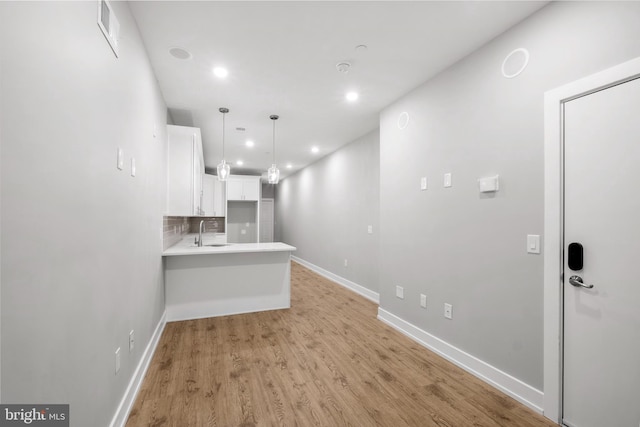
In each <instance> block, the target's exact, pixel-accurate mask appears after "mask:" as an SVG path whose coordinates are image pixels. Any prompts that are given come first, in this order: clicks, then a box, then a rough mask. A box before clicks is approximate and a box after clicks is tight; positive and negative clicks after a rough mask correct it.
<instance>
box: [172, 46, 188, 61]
mask: <svg viewBox="0 0 640 427" xmlns="http://www.w3.org/2000/svg"><path fill="white" fill-rule="evenodd" d="M169 53H170V54H171V56H173V57H174V58H176V59H191V52H189V51H188V50H186V49H183V48H181V47H172V48H171V49H169Z"/></svg>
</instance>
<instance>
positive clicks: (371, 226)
mask: <svg viewBox="0 0 640 427" xmlns="http://www.w3.org/2000/svg"><path fill="white" fill-rule="evenodd" d="M367 233H369V234H373V225H368V226H367Z"/></svg>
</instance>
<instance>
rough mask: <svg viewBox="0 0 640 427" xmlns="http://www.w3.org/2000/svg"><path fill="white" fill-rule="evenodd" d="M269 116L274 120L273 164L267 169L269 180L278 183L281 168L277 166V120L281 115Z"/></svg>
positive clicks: (271, 182)
mask: <svg viewBox="0 0 640 427" xmlns="http://www.w3.org/2000/svg"><path fill="white" fill-rule="evenodd" d="M269 118H270V119H271V120H272V121H273V164H272V165H271V167H270V168H269V170H267V182H269V184H277V183H278V181H280V170H279V169H278V168H277V167H276V120H278V119H279V118H280V117H279V116H276V115H275V114H273V115H271V116H269Z"/></svg>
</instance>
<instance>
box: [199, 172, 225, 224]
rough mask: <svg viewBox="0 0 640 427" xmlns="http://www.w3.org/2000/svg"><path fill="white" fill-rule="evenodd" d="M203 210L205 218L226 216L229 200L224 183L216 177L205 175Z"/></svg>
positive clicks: (203, 179)
mask: <svg viewBox="0 0 640 427" xmlns="http://www.w3.org/2000/svg"><path fill="white" fill-rule="evenodd" d="M202 193H203V194H202V209H203V210H204V213H203V215H204V216H225V215H226V207H227V203H226V201H227V199H226V198H225V185H224V182H220V181H218V177H217V176H215V175H208V174H205V175H204V176H203V178H202Z"/></svg>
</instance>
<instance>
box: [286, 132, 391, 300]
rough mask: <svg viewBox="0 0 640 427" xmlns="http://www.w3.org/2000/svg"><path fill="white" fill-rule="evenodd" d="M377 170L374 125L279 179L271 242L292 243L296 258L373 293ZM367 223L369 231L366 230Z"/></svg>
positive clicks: (376, 237)
mask: <svg viewBox="0 0 640 427" xmlns="http://www.w3.org/2000/svg"><path fill="white" fill-rule="evenodd" d="M378 171H379V134H378V130H377V129H376V130H375V131H374V132H371V133H369V134H367V135H365V136H363V137H362V138H359V139H358V140H356V141H354V142H352V143H350V144H348V145H346V146H345V147H343V148H341V149H340V150H338V151H336V152H334V153H332V154H330V155H329V156H327V157H325V158H323V159H321V160H319V161H318V162H316V163H314V164H312V165H310V166H308V167H307V168H305V169H303V170H301V171H300V172H297V173H295V174H294V175H291V176H289V177H287V178H286V179H284V180H282V181H281V182H280V183H279V184H278V185H277V188H276V207H275V212H276V230H275V233H276V241H283V242H285V243H288V244H290V245H293V246H295V247H296V248H297V249H298V250H297V251H296V252H295V253H294V255H295V256H297V257H299V258H302V259H303V260H305V261H308V262H310V263H312V264H315V265H316V266H318V267H321V268H323V269H325V270H328V271H330V272H331V273H333V274H336V275H338V276H340V277H343V278H345V279H347V280H350V281H352V282H355V283H356V284H358V285H361V286H364V287H365V288H368V289H370V290H372V291H373V292H376V293H377V292H378V251H379V243H378V242H379V237H378V236H379V227H378V225H379V185H380V183H379V176H378ZM368 225H372V226H373V234H368V233H367V226H368ZM345 259H347V260H348V266H347V267H344V260H345Z"/></svg>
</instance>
